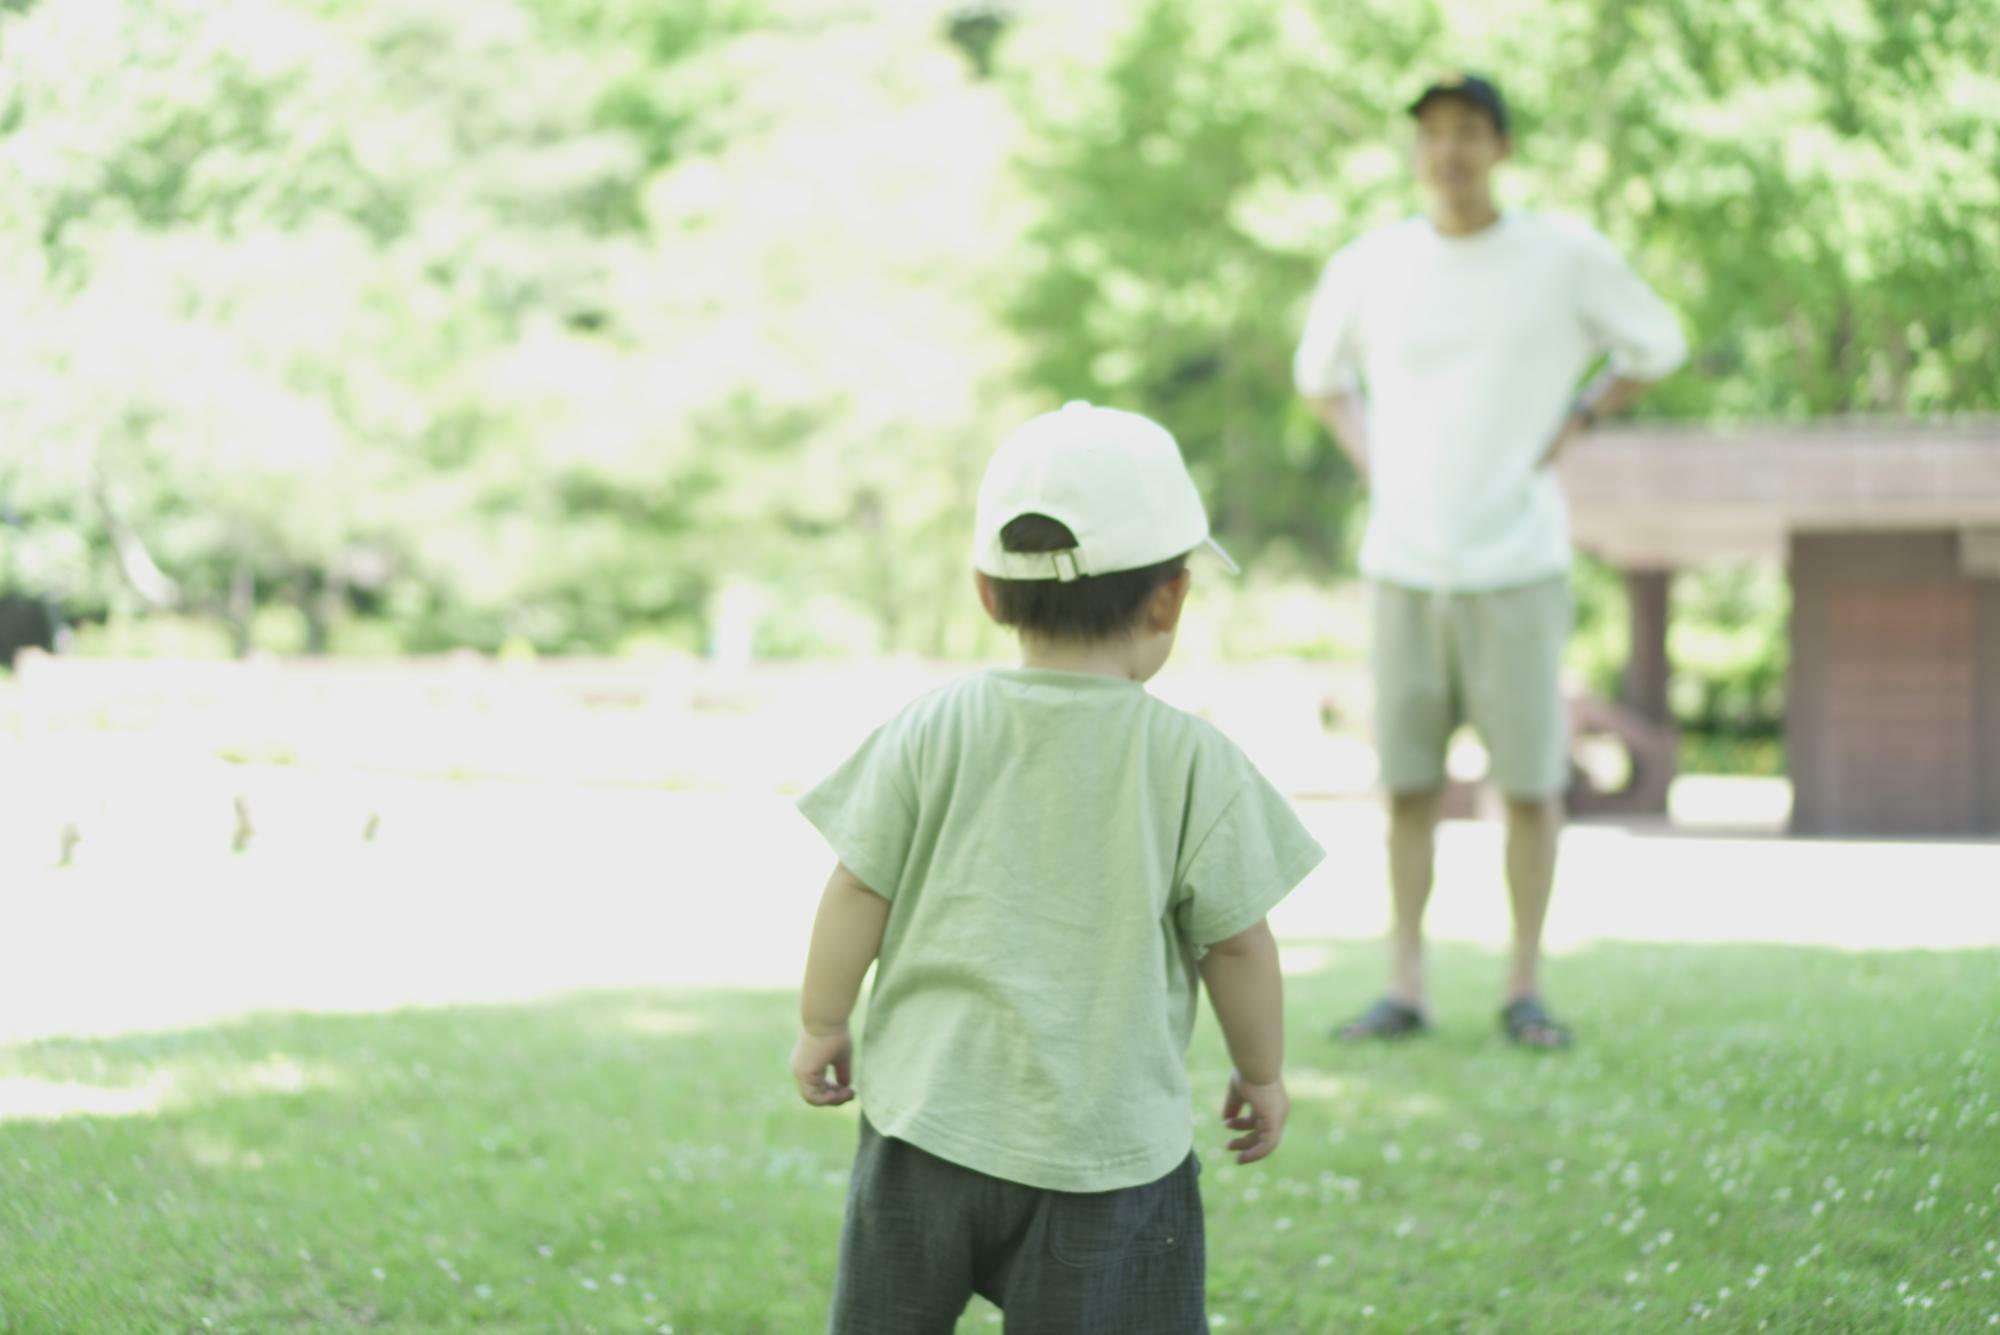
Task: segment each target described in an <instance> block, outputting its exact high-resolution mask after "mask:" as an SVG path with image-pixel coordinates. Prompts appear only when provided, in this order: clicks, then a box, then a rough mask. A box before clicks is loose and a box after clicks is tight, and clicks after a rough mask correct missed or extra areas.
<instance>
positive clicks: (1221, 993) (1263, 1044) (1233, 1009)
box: [1201, 918, 1291, 1163]
mask: <svg viewBox="0 0 2000 1335" xmlns="http://www.w3.org/2000/svg"><path fill="white" fill-rule="evenodd" d="M1201 978H1202V981H1203V982H1204V983H1206V984H1207V985H1208V996H1209V1003H1210V1004H1211V1005H1213V1006H1214V1007H1215V1018H1216V1020H1217V1021H1219V1022H1220V1023H1221V1025H1222V1037H1223V1039H1224V1041H1225V1042H1226V1043H1227V1044H1228V1045H1229V1060H1230V1061H1231V1063H1233V1064H1234V1066H1235V1067H1236V1071H1235V1074H1234V1075H1233V1076H1231V1078H1230V1081H1229V1097H1228V1099H1227V1101H1226V1102H1225V1103H1224V1105H1223V1109H1222V1118H1223V1121H1225V1122H1226V1123H1228V1125H1229V1126H1230V1127H1231V1128H1232V1129H1233V1130H1237V1131H1242V1132H1245V1133H1246V1134H1245V1135H1242V1136H1239V1137H1238V1138H1237V1139H1235V1140H1232V1141H1230V1142H1229V1148H1230V1149H1232V1150H1236V1151H1239V1153H1238V1154H1237V1156H1236V1161H1237V1162H1238V1163H1255V1162H1257V1160H1259V1159H1263V1158H1266V1157H1268V1156H1269V1155H1270V1154H1271V1152H1272V1151H1273V1150H1275V1149H1277V1148H1278V1142H1279V1140H1281V1139H1282V1138H1283V1137H1284V1134H1285V1118H1286V1117H1287V1116H1288V1115H1289V1113H1290V1110H1291V1102H1290V1100H1289V1099H1288V1098H1287V1097H1286V1095H1285V1081H1284V1070H1285V983H1284V976H1283V975H1282V974H1281V973H1280V972H1279V971H1278V943H1277V941H1276V940H1274V939H1273V938H1272V936H1271V928H1270V925H1269V924H1268V923H1266V922H1265V921H1264V920H1263V919H1261V918H1260V919H1258V921H1257V924H1256V925H1255V926H1254V927H1251V928H1250V929H1248V930H1247V931H1243V932H1239V933H1237V934H1236V935H1235V936H1232V937H1230V938H1229V939H1228V940H1226V941H1218V942H1216V943H1215V944H1214V945H1212V946H1210V947H1209V948H1208V953H1207V954H1205V955H1203V956H1202V959H1201ZM1246 1107H1247V1108H1248V1112H1247V1113H1246V1112H1245V1108H1246Z"/></svg>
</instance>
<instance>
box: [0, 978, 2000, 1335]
mask: <svg viewBox="0 0 2000 1335" xmlns="http://www.w3.org/2000/svg"><path fill="white" fill-rule="evenodd" d="M1327 959H1328V964H1327V967H1326V968H1325V970H1324V971H1322V972H1317V973H1313V974H1310V975H1306V976H1303V977H1296V978H1294V980H1293V982H1292V985H1291V992H1290V1005H1291V1015H1292V1021H1293V1038H1292V1054H1291V1063H1290V1080H1291V1084H1292V1091H1293V1096H1294V1099H1295V1113H1294V1120H1293V1122H1292V1125H1291V1129H1290V1132H1289V1134H1288V1136H1287V1138H1286V1141H1285V1144H1284V1146H1283V1148H1282V1149H1281V1150H1280V1152H1279V1154H1278V1155H1277V1156H1276V1157H1275V1158H1274V1159H1272V1160H1270V1161H1269V1162H1267V1163H1265V1164H1262V1165H1258V1166H1256V1167H1253V1168H1249V1169H1238V1168H1236V1167H1234V1166H1233V1165H1228V1164H1225V1163H1224V1161H1223V1159H1222V1156H1221V1154H1220V1153H1219V1145H1220V1142H1221V1140H1222V1139H1223V1138H1224V1135H1223V1133H1222V1131H1221V1129H1220V1128H1219V1127H1217V1126H1215V1125H1214V1124H1213V1122H1207V1123H1205V1124H1204V1127H1203V1129H1202V1131H1201V1132H1200V1135H1201V1143H1202V1146H1203V1147H1204V1148H1206V1149H1208V1150H1210V1151H1216V1152H1211V1153H1209V1154H1208V1155H1207V1159H1208V1163H1207V1171H1206V1172H1205V1174H1204V1176H1203V1189H1204V1192H1205V1195H1206V1199H1207V1206H1208V1220H1209V1224H1208V1227H1209V1240H1210V1257H1211V1266H1210V1295H1211V1298H1210V1303H1211V1311H1212V1313H1213V1314H1214V1322H1215V1324H1216V1325H1217V1326H1218V1327H1219V1328H1222V1329H1228V1330H1240V1331H1256V1332H1289V1331H1299V1332H1313V1333H1314V1335H1318V1333H1320V1332H1328V1331H1347V1330H1370V1329H1380V1330H1385V1331H1388V1330H1394V1331H1404V1330H1424V1331H1433V1330H1437V1331H1509V1332H1555V1331H1579V1332H1583V1331H1588V1332H1602V1331H1619V1330H1658V1329H1679V1328H1682V1327H1684V1326H1687V1325H1690V1324H1696V1325H1698V1324H1700V1323H1702V1322H1707V1323H1708V1324H1709V1326H1710V1328H1712V1329H1723V1330H1731V1331H1735V1330H1746V1331H1747V1330H1757V1329H1763V1328H1766V1326H1767V1323H1768V1328H1769V1329H1772V1330H1784V1331H1830V1332H1831V1331H1877V1330H1881V1331H1901V1330H1912V1331H1914V1330H1937V1331H1975V1330H1984V1329H1986V1328H1988V1327H1989V1326H1995V1325H2000V1316H1996V1314H2000V1279H1996V1271H2000V1079H1996V1065H2000V1019H1996V1017H2000V957H1996V955H1995V954H1994V953H1991V952H1980V953H1972V952H1966V953H1954V954H1898V955H1852V954H1843V953H1839V952H1833V951H1816V950H1803V949H1784V948H1771V947H1743V948H1734V947H1713V946H1704V947H1676V946H1644V947H1641V946H1604V947H1598V948H1595V949H1592V950H1590V951H1587V952H1585V953H1583V954H1580V955H1576V956H1572V957H1568V958H1565V959H1563V960H1561V961H1559V962H1558V963H1557V964H1556V966H1555V974H1554V985H1555V988H1556V990H1555V992H1554V999H1555V1000H1557V1001H1559V1002H1561V1003H1564V1005H1565V1006H1566V1008H1567V1010H1568V1012H1569V1013H1570V1014H1571V1016H1572V1018H1574V1019H1576V1020H1577V1021H1578V1022H1579V1023H1580V1024H1581V1025H1582V1026H1583V1029H1584V1035H1585V1041H1584V1043H1583V1045H1582V1046H1581V1047H1579V1048H1578V1049H1577V1050H1576V1051H1574V1052H1572V1053H1569V1054H1566V1055H1557V1056H1538V1055H1534V1054H1526V1053H1519V1052H1514V1051H1511V1050H1508V1049H1506V1048H1505V1047H1503V1046H1502V1045H1501V1044H1500V1042H1499V1040H1498V1037H1497V1034H1496V1032H1495V1029H1494V1026H1493V1022H1492V1005H1491V998H1490V996H1489V994H1488V988H1489V987H1490V985H1491V984H1492V983H1493V981H1494V979H1495V978H1496V977H1497V964H1496V962H1495V961H1494V960H1493V959H1492V958H1491V957H1489V956H1485V955H1481V954H1477V953H1474V952H1472V951H1470V950H1459V951H1446V952H1443V953H1442V954H1441V956H1440V959H1439V961H1438V972H1439V976H1440V978H1441V980H1442V997H1441V1000H1442V1012H1443V1014H1442V1021H1443V1024H1442V1028H1441V1031H1440V1032H1439V1033H1438V1034H1436V1035H1434V1036H1433V1037H1431V1038H1428V1039H1425V1040H1422V1041H1419V1042H1416V1043H1412V1044H1409V1045H1405V1046H1401V1047H1395V1048H1379V1049H1367V1050H1355V1049H1348V1048H1336V1047H1335V1046H1333V1045H1332V1044H1331V1043H1329V1042H1328V1041H1327V1040H1326V1039H1325V1038H1324V1037H1323V1034H1324V1031H1325V1028H1326V1026H1327V1025H1328V1024H1329V1023H1330V1022H1331V1021H1332V1020H1333V1019H1335V1018H1336V1017H1337V1016H1339V1015H1340V1014H1342V1013H1343V1012H1345V1011H1347V1010H1349V1009H1350V1008H1352V1007H1353V1006H1354V1005H1355V1004H1356V1003H1358V1002H1360V1001H1362V1000H1364V999H1365V998H1366V996H1367V995H1368V993H1369V992H1370V990H1371V988H1372V985H1373V983H1374V980H1375V960H1374V954H1373V952H1372V951H1366V950H1363V949H1360V948H1358V947H1353V946H1345V945H1343V946H1336V947H1334V948H1333V949H1332V950H1331V951H1330V952H1329V954H1328V956H1327ZM791 1006H792V1001H791V998H790V997H789V996H786V995H782V994H774V993H768V992H762V993H747V992H703V993H674V992H646V993H633V992H620V993H615V994H590V995H584V996H575V997H569V998H564V999H561V1000H558V1001H554V1002H549V1003H545V1004H538V1005H528V1006H507V1007H480V1008H461V1009H448V1010H433V1011H417V1012H406V1013H401V1014H394V1015H382V1016H375V1015H366V1016H339V1015H319V1016H272V1017H268V1018H261V1019H256V1020H251V1021H247V1022H244V1023H239V1024H233V1025H227V1026H223V1027H218V1028H213V1029H207V1030H202V1031H198V1032H192V1033H184V1034H174V1035H170V1036H163V1037H131V1038H121V1039H111V1040H103V1041H58V1042H46V1043H39V1044H34V1045H29V1046H23V1047H15V1048H0V1119H4V1120H0V1330H5V1331H9V1332H15V1331H35V1332H40V1331H89V1332H98V1331H125V1330H135V1331H136V1330H144V1331H156V1330H190V1331H198V1330H205V1329H215V1330H238V1331H283V1330H345V1329H379V1330H482V1331H485V1330H521V1331H603V1332H613V1331H620V1332H622V1331H640V1330H665V1329H669V1328H670V1329H672V1330H673V1331H675V1332H678V1335H711V1333H712V1335H752V1333H753V1332H784V1333H785V1335H792V1333H793V1332H810V1331H813V1330H815V1329H817V1328H818V1327H819V1324H820V1322H821V1320H822V1317H823V1312H824V1304H825V1300H826V1295H827V1292H828V1289H829V1285H830V1282H831V1278H832V1267H833V1258H834V1246H835V1240H836V1236H837V1232H838V1225H839V1212H840V1203H841V1195H842V1180H843V1174H844V1171H845V1168H846V1164H847V1158H848V1155H849V1153H850V1151H851V1147H852V1141H853V1136H854V1121H853V1117H852V1112H851V1110H843V1111H839V1112H816V1111H813V1110H810V1109H808V1108H806V1107H805V1106H804V1105H803V1104H801V1103H799V1102H798V1100H797V1098H796V1096H795V1095H794V1094H793V1093H792V1090H791V1086H790V1081H789V1079H788V1078H787V1075H786V1073H785V1069H784V1059H785V1056H786V1051H787V1048H788V1045H789V1039H790V1033H791V1029H790V1014H791ZM1194 1060H1195V1067H1196V1079H1197V1089H1198V1091H1199V1097H1200V1099H1201V1101H1202V1103H1203V1105H1204V1114H1205V1116H1206V1115H1208V1114H1209V1113H1210V1112H1211V1111H1212V1110H1210V1109H1208V1108H1207V1105H1208V1104H1210V1103H1213V1102H1215V1101H1217V1100H1218V1099H1219V1096H1220V1090H1221V1088H1222V1080H1223V1074H1224V1068H1223V1064H1222V1059H1221V1050H1220V1045H1219V1041H1218V1039H1217V1037H1216V1034H1215V1031H1214V1028H1213V1024H1212V1021H1205V1022H1204V1028H1203V1030H1202V1032H1201V1035H1200V1036H1199V1038H1198V1039H1197V1044H1196V1049H1195V1054H1194ZM37 1108H39V1110H40V1111H39V1113H34V1112H33V1110H34V1109H37ZM64 1108H70V1109H77V1108H83V1109H88V1111H73V1112H72V1113H71V1114H70V1115H67V1116H60V1117H57V1116H55V1115H54V1114H55V1113H56V1112H58V1111H60V1110H62V1109H64ZM997 1322H998V1318H997V1315H996V1314H994V1313H992V1312H991V1309H988V1308H986V1307H984V1306H983V1305H982V1306H975V1308H974V1309H973V1310H972V1311H971V1312H969V1313H968V1314H967V1317H966V1320H965V1322H964V1323H963V1325H962V1329H965V1330H974V1331H976V1330H984V1329H997Z"/></svg>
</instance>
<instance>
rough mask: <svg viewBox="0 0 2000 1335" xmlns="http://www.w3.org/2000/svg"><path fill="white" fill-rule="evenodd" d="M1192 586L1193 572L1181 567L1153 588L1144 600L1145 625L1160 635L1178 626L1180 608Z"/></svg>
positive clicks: (1184, 603)
mask: <svg viewBox="0 0 2000 1335" xmlns="http://www.w3.org/2000/svg"><path fill="white" fill-rule="evenodd" d="M1192 587H1194V572H1193V571H1192V570H1188V569H1185V568H1183V569H1182V570H1181V572H1180V573H1179V574H1178V575H1175V576H1174V577H1173V578H1172V579H1170V580H1168V581H1167V582H1166V583H1165V584H1162V585H1161V586H1160V587H1159V588H1157V589H1154V590H1153V594H1152V596H1151V597H1150V598H1148V599H1147V600H1146V625H1147V627H1148V629H1151V630H1154V631H1157V632H1158V633H1160V634H1161V635H1171V634H1173V633H1174V631H1176V630H1178V629H1179V628H1180V624H1181V609H1182V608H1184V607H1186V606H1187V596H1188V590H1189V589H1190V588H1192Z"/></svg>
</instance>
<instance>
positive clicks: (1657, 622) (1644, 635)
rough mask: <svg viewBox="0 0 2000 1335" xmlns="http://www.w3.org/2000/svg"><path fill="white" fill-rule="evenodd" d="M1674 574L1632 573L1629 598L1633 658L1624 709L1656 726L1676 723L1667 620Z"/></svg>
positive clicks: (1629, 573)
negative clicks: (1670, 696) (1669, 693)
mask: <svg viewBox="0 0 2000 1335" xmlns="http://www.w3.org/2000/svg"><path fill="white" fill-rule="evenodd" d="M1673 579H1674V572H1673V571H1671V570H1628V571H1626V572H1625V594H1626V597H1627V599H1628V600H1629V601H1630V603H1631V607H1632V655H1631V657H1630V658H1629V659H1627V660H1626V663H1625V691H1624V697H1625V698H1624V702H1623V703H1624V705H1625V707H1626V708H1627V709H1629V710H1631V711H1632V712H1633V713H1635V714H1638V715H1639V716H1640V717H1642V718H1645V719H1648V720H1650V721H1651V722H1654V723H1668V722H1671V721H1672V712H1671V710H1670V709H1669V708H1668V705H1667V676H1668V674H1669V672H1670V671H1671V670H1672V664H1670V663H1669V662H1668V661H1667V619H1668V617H1669V616H1670V615H1671V603H1672V594H1673Z"/></svg>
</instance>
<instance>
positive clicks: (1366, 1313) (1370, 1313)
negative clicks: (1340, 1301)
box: [1361, 1307, 1375, 1316]
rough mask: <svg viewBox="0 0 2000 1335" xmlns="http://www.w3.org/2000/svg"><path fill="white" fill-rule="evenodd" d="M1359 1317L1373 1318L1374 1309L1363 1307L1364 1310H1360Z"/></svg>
mask: <svg viewBox="0 0 2000 1335" xmlns="http://www.w3.org/2000/svg"><path fill="white" fill-rule="evenodd" d="M1361 1315H1363V1316H1374V1315H1375V1309H1374V1308H1373V1307H1364V1308H1362V1309H1361Z"/></svg>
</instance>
